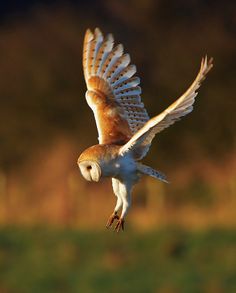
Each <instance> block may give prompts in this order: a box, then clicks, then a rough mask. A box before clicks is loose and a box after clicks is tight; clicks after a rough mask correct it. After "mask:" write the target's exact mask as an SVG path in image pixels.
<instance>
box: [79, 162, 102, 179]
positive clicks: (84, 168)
mask: <svg viewBox="0 0 236 293" xmlns="http://www.w3.org/2000/svg"><path fill="white" fill-rule="evenodd" d="M78 165H79V168H80V172H81V174H82V176H83V177H84V179H86V180H87V181H95V182H98V181H99V179H100V177H101V174H102V172H101V168H100V166H99V165H98V163H97V162H94V161H81V162H78Z"/></svg>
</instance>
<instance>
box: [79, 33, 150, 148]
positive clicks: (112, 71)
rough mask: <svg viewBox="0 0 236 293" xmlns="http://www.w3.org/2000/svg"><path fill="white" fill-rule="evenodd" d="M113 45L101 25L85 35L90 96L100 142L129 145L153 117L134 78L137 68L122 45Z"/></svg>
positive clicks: (86, 73) (85, 63)
mask: <svg viewBox="0 0 236 293" xmlns="http://www.w3.org/2000/svg"><path fill="white" fill-rule="evenodd" d="M113 45H114V39H113V36H112V35H111V34H109V35H108V36H107V37H105V38H104V37H103V35H102V33H101V31H100V30H99V29H98V28H96V29H95V31H94V33H92V32H91V31H90V30H87V32H86V34H85V39H84V49H83V68H84V76H85V81H86V84H87V88H88V91H87V93H86V99H87V102H88V104H89V106H90V107H91V108H92V110H93V112H94V116H95V120H96V124H97V128H98V133H99V138H98V139H99V143H100V144H104V143H107V144H125V143H126V142H128V141H129V139H130V138H131V137H132V135H134V134H135V133H136V132H137V131H138V130H139V129H140V128H141V127H142V126H143V125H144V124H145V123H146V122H147V121H148V120H149V116H148V114H147V111H146V109H145V108H144V104H143V103H142V102H141V98H140V94H141V88H140V87H139V86H138V85H139V83H140V79H139V78H138V77H134V74H135V73H136V67H135V66H134V65H130V56H129V54H123V46H122V45H121V44H119V45H117V46H116V47H114V48H113Z"/></svg>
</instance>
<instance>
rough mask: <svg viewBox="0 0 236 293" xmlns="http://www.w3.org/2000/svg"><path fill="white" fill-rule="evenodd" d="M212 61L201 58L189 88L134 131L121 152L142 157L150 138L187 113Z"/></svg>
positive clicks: (147, 148) (148, 145)
mask: <svg viewBox="0 0 236 293" xmlns="http://www.w3.org/2000/svg"><path fill="white" fill-rule="evenodd" d="M212 61H213V59H212V58H211V59H210V60H209V61H208V60H207V57H205V58H203V59H202V62H201V67H200V70H199V73H198V75H197V77H196V79H195V80H194V82H193V83H192V85H191V86H190V87H189V89H188V90H187V91H186V92H185V93H184V94H183V95H182V96H181V97H180V98H179V99H177V100H176V101H175V102H174V103H173V104H172V105H170V106H169V107H168V108H167V109H166V110H164V111H163V112H162V113H161V114H159V115H158V116H155V117H154V118H152V119H150V120H149V121H148V122H147V123H146V124H145V125H144V126H143V127H142V128H141V129H140V130H139V131H138V132H137V133H135V134H134V136H133V137H132V138H131V139H130V140H129V141H128V142H127V143H126V144H125V145H124V146H123V147H121V149H120V153H121V154H125V153H127V152H130V151H131V152H132V153H133V155H134V156H135V157H136V158H137V159H142V158H143V157H144V156H145V155H146V154H147V152H148V150H149V147H150V145H151V142H152V139H153V138H154V136H155V135H156V134H157V133H158V132H160V131H162V130H163V129H165V128H166V127H168V126H170V125H171V124H173V123H174V122H175V121H178V120H180V118H181V117H182V116H185V115H187V114H188V113H190V112H191V111H192V110H193V103H194V101H195V97H196V96H197V94H198V92H197V89H198V88H199V87H200V85H201V82H202V81H203V80H204V79H205V77H206V74H207V73H208V72H209V71H210V69H211V68H212V66H213V63H212Z"/></svg>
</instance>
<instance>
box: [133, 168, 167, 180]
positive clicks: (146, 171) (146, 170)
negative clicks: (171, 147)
mask: <svg viewBox="0 0 236 293" xmlns="http://www.w3.org/2000/svg"><path fill="white" fill-rule="evenodd" d="M137 169H138V171H139V172H140V173H141V174H144V175H149V176H151V177H154V178H156V179H159V180H161V181H163V182H165V183H169V182H168V181H167V179H166V175H164V174H163V173H161V172H159V171H157V170H154V169H152V168H151V167H149V166H146V165H143V164H141V163H137Z"/></svg>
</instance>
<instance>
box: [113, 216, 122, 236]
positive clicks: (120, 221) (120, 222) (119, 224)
mask: <svg viewBox="0 0 236 293" xmlns="http://www.w3.org/2000/svg"><path fill="white" fill-rule="evenodd" d="M124 226H125V220H124V219H122V218H120V219H119V220H118V222H117V224H116V226H115V229H114V231H116V232H117V233H118V232H120V230H122V231H124Z"/></svg>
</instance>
